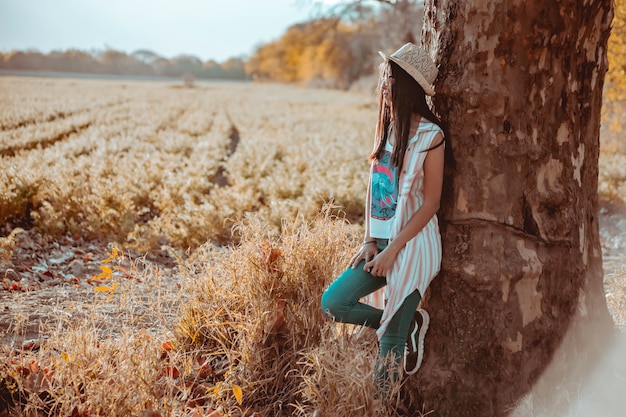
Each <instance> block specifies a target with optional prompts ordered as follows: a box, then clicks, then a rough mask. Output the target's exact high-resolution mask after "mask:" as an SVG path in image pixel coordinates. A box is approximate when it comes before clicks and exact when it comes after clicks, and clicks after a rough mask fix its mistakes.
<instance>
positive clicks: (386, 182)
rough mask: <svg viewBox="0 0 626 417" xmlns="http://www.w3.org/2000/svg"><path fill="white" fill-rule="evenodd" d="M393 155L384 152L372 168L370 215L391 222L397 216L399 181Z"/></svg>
mask: <svg viewBox="0 0 626 417" xmlns="http://www.w3.org/2000/svg"><path fill="white" fill-rule="evenodd" d="M390 165H391V153H390V152H388V151H384V153H383V155H382V156H381V158H379V160H378V163H377V164H375V165H374V167H373V168H372V202H371V207H370V215H371V216H372V217H373V218H375V219H379V220H389V219H391V218H392V217H393V216H394V214H396V204H397V202H398V180H397V175H396V168H395V167H391V166H390Z"/></svg>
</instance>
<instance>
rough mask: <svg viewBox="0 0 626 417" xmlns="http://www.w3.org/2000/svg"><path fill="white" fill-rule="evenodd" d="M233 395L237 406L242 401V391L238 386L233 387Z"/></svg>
mask: <svg viewBox="0 0 626 417" xmlns="http://www.w3.org/2000/svg"><path fill="white" fill-rule="evenodd" d="M233 394H235V399H236V400H237V402H238V403H239V405H241V402H242V401H243V391H242V390H241V387H240V386H239V385H233Z"/></svg>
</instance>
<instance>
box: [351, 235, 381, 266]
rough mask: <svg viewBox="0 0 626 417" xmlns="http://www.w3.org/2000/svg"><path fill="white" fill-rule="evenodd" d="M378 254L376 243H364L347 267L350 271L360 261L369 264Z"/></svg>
mask: <svg viewBox="0 0 626 417" xmlns="http://www.w3.org/2000/svg"><path fill="white" fill-rule="evenodd" d="M376 254H378V247H377V246H376V241H373V242H369V243H364V244H363V245H362V246H361V248H360V249H359V251H358V252H357V253H356V255H354V256H353V257H352V259H350V263H349V264H348V266H349V267H350V268H352V269H354V268H356V266H357V265H358V264H359V262H361V261H362V260H365V262H369V261H371V260H372V259H374V257H375V256H376Z"/></svg>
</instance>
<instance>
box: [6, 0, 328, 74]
mask: <svg viewBox="0 0 626 417" xmlns="http://www.w3.org/2000/svg"><path fill="white" fill-rule="evenodd" d="M335 2H336V1H335ZM325 3H333V1H332V0H331V1H327V2H325ZM312 10H313V7H312V5H311V2H308V3H307V2H306V1H305V2H303V1H302V0H0V51H2V52H8V51H10V50H12V49H20V50H26V49H36V50H39V51H41V52H43V53H48V52H50V51H51V50H66V49H69V48H76V49H81V50H87V51H91V50H93V49H97V50H104V49H106V48H113V49H116V50H120V51H124V52H126V53H131V52H133V51H135V50H137V49H149V50H151V51H153V52H156V53H157V54H159V55H161V56H163V57H166V58H171V57H173V56H175V55H179V54H192V55H195V56H197V57H198V58H200V59H201V60H202V61H207V60H209V59H214V60H216V61H219V62H223V61H225V60H226V59H228V58H231V57H239V56H249V55H251V54H252V53H253V52H254V48H255V46H257V45H258V44H260V43H267V42H270V41H273V40H276V39H278V38H280V36H281V35H282V34H283V33H285V30H286V29H287V28H288V27H289V26H291V25H293V24H295V23H301V22H303V21H306V20H310V18H311V17H312V16H313V15H312Z"/></svg>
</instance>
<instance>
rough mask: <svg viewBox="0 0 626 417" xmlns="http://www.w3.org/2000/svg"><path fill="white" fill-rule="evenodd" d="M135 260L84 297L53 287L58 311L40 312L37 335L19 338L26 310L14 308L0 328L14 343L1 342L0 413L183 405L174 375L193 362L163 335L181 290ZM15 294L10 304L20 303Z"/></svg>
mask: <svg viewBox="0 0 626 417" xmlns="http://www.w3.org/2000/svg"><path fill="white" fill-rule="evenodd" d="M116 257H117V255H116ZM120 258H121V256H119V257H118V259H111V260H110V261H111V262H112V263H107V265H109V264H110V265H111V267H112V268H114V264H115V263H118V262H122V260H121V259H120ZM141 263H142V261H141V260H136V261H133V262H132V266H131V268H130V274H132V277H129V278H127V279H125V280H123V281H122V280H120V277H119V276H117V275H116V274H115V273H114V274H109V276H108V277H106V278H101V279H99V282H100V284H101V285H100V286H99V287H96V288H94V289H95V291H94V289H91V290H90V289H85V290H84V291H85V292H86V293H84V294H81V295H80V297H82V298H83V300H82V301H78V300H72V299H68V298H67V294H66V293H65V291H64V290H63V289H62V288H59V289H58V292H57V293H56V301H55V299H54V298H55V297H54V296H51V300H49V302H51V303H52V304H54V303H56V304H57V306H56V308H54V309H52V311H55V312H56V313H54V315H53V316H52V317H45V318H43V319H40V320H41V322H40V323H41V324H40V326H41V328H40V333H41V337H40V338H39V339H36V340H31V341H26V342H24V343H19V340H20V339H21V334H22V332H23V331H26V329H22V327H24V326H25V325H27V324H28V322H29V320H28V319H27V318H26V317H23V314H28V313H29V311H27V312H20V311H18V312H15V313H14V314H15V315H16V316H15V318H14V324H13V325H12V328H10V329H8V331H7V333H6V334H4V335H2V336H3V337H4V339H5V340H6V339H8V338H10V337H14V338H15V339H16V344H17V346H18V348H13V347H12V346H11V345H10V344H6V345H2V347H1V348H0V414H2V411H3V410H4V409H5V407H7V406H10V411H9V414H8V415H9V416H27V417H40V416H74V417H87V416H98V415H100V416H139V415H141V414H142V413H143V412H144V411H145V410H146V409H158V410H160V411H161V412H162V413H163V415H174V413H176V412H178V413H180V412H181V411H183V410H186V409H188V408H189V406H188V391H189V388H188V383H187V381H185V380H183V379H182V378H180V375H181V373H182V371H183V369H184V368H185V367H187V368H189V369H191V365H189V364H187V363H186V362H185V358H183V357H182V356H181V355H179V354H178V353H177V352H176V351H175V350H174V349H173V345H172V344H171V342H168V341H167V335H168V334H169V331H168V328H169V326H171V323H172V322H173V321H174V320H173V318H174V317H177V316H178V315H179V314H180V313H179V306H180V302H181V294H180V293H178V291H176V286H175V285H174V283H173V282H172V281H171V279H165V277H162V276H160V272H159V270H158V269H155V268H150V267H147V268H146V267H141V266H140V264H141ZM15 297H16V299H15V300H14V305H16V306H19V305H20V304H22V302H21V301H20V300H19V297H20V295H19V294H18V295H16V296H15ZM89 298H92V300H93V301H92V302H91V303H89V302H84V299H89ZM12 310H14V311H15V309H12ZM50 311H51V309H50V308H49V307H48V308H47V309H46V312H47V313H48V314H49V312H50ZM30 313H33V314H35V315H37V314H36V313H34V312H30Z"/></svg>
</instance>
